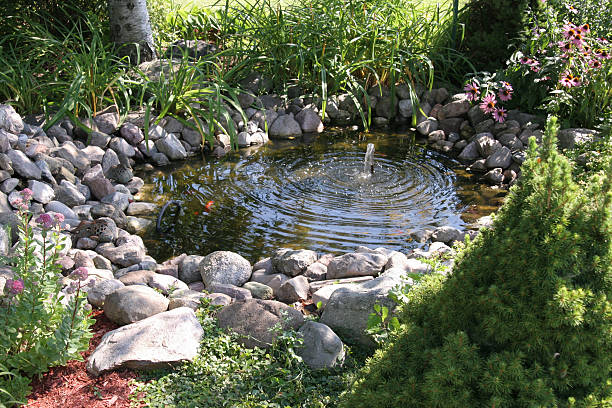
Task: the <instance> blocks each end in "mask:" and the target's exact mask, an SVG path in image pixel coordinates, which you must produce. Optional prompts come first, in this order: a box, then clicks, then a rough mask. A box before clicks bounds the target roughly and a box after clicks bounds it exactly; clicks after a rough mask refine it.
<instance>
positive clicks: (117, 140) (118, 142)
mask: <svg viewBox="0 0 612 408" xmlns="http://www.w3.org/2000/svg"><path fill="white" fill-rule="evenodd" d="M108 147H110V148H111V149H112V150H113V151H114V152H115V153H117V155H118V156H125V157H133V156H134V155H135V154H136V149H134V146H132V145H131V144H129V143H128V142H127V141H126V140H125V139H124V138H122V137H113V138H112V139H111V141H110V143H109V146H108ZM158 149H159V147H158Z"/></svg>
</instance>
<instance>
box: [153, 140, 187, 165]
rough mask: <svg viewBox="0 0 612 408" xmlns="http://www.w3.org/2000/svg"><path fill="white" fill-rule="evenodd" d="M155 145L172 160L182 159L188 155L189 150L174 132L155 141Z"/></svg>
mask: <svg viewBox="0 0 612 408" xmlns="http://www.w3.org/2000/svg"><path fill="white" fill-rule="evenodd" d="M155 147H157V150H159V151H160V152H161V153H163V154H165V155H166V156H167V157H168V158H169V159H170V160H182V159H184V158H186V157H187V151H186V150H185V148H184V147H183V145H182V144H181V142H180V141H179V140H178V138H177V137H176V136H175V135H174V134H173V133H167V134H166V137H164V138H162V139H159V140H158V141H156V142H155Z"/></svg>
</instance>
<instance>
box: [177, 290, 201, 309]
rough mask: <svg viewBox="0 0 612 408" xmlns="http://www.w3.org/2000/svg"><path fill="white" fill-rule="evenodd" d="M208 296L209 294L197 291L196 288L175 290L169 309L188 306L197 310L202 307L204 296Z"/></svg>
mask: <svg viewBox="0 0 612 408" xmlns="http://www.w3.org/2000/svg"><path fill="white" fill-rule="evenodd" d="M206 297H208V295H207V294H205V293H202V292H196V291H195V290H190V289H182V290H175V291H174V292H172V293H171V294H170V297H169V301H170V303H169V304H168V310H172V309H176V308H179V307H188V308H190V309H192V310H197V309H198V308H199V307H200V304H201V302H202V299H203V298H206Z"/></svg>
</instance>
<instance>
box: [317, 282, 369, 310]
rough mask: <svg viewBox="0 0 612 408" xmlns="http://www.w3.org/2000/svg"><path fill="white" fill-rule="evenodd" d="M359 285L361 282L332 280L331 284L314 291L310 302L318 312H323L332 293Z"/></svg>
mask: <svg viewBox="0 0 612 408" xmlns="http://www.w3.org/2000/svg"><path fill="white" fill-rule="evenodd" d="M372 279H373V278H370V279H369V280H372ZM346 281H350V282H346ZM361 283H363V281H357V282H354V281H351V280H350V279H339V280H334V281H333V282H331V283H329V284H327V285H325V286H323V287H321V288H318V289H317V290H316V291H314V293H313V294H312V302H313V303H314V304H315V306H317V308H318V309H319V310H323V309H325V306H326V305H327V302H328V301H329V298H330V297H331V295H332V293H334V292H335V291H337V290H338V289H341V288H355V287H359V285H360V284H361Z"/></svg>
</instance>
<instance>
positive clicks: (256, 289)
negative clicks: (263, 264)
mask: <svg viewBox="0 0 612 408" xmlns="http://www.w3.org/2000/svg"><path fill="white" fill-rule="evenodd" d="M242 287H243V288H244V289H246V290H248V291H249V292H251V296H252V297H254V298H255V299H263V300H269V299H272V298H273V297H274V291H273V290H272V288H271V287H269V286H268V285H264V284H263V283H259V282H247V283H245V284H244V285H242Z"/></svg>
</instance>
